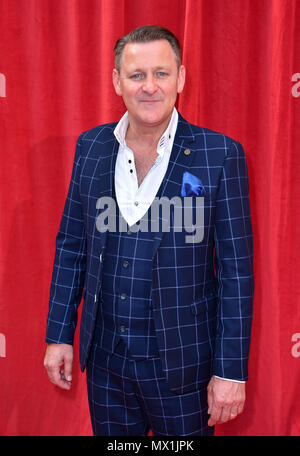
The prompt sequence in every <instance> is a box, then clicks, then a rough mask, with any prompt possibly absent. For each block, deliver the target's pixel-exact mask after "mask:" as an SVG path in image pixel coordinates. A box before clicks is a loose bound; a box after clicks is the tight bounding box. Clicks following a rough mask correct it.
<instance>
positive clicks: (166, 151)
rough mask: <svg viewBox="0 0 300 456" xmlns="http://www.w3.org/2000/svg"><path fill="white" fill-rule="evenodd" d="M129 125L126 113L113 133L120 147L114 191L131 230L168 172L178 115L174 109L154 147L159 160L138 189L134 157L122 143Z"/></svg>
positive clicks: (144, 211) (147, 207) (148, 205)
mask: <svg viewBox="0 0 300 456" xmlns="http://www.w3.org/2000/svg"><path fill="white" fill-rule="evenodd" d="M128 124H129V118H128V113H127V112H126V113H125V114H124V116H123V117H122V118H121V120H120V122H119V123H118V124H117V126H116V128H115V130H114V135H115V137H116V138H117V140H118V142H119V144H120V145H119V151H118V155H117V161H116V168H115V191H116V197H117V203H118V206H119V209H120V211H121V214H122V216H123V217H124V219H125V220H126V222H127V223H128V225H129V226H132V225H134V224H135V223H136V222H137V221H138V220H140V219H141V218H142V217H143V215H145V213H146V212H147V210H148V209H149V207H150V206H151V204H152V202H153V200H154V198H155V196H156V194H157V191H158V189H159V187H160V185H161V183H162V180H163V178H164V175H165V173H166V171H167V167H168V164H169V158H170V154H171V150H172V147H173V141H174V136H175V133H176V129H177V124H178V112H177V110H176V109H175V108H174V109H173V113H172V117H171V120H170V122H169V125H168V127H167V129H166V131H165V132H164V133H163V135H162V136H161V138H160V140H159V141H158V143H157V149H156V151H157V153H158V157H157V159H156V161H155V163H154V164H153V165H152V167H151V168H150V170H149V171H148V173H147V174H146V176H145V177H144V179H143V181H142V183H141V185H140V186H138V178H137V173H136V168H135V163H134V154H133V151H132V150H131V149H130V148H129V147H128V146H127V145H126V141H125V135H126V131H127V128H128Z"/></svg>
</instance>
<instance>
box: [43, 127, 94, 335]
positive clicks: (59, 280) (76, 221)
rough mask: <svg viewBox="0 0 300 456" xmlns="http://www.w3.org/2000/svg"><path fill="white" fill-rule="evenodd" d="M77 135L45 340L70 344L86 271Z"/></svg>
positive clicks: (57, 252)
mask: <svg viewBox="0 0 300 456" xmlns="http://www.w3.org/2000/svg"><path fill="white" fill-rule="evenodd" d="M81 137H82V135H80V137H79V138H78V140H77V144H76V151H75V157H74V163H73V170H72V175H71V181H70V184H69V190H68V193H67V197H66V201H65V205H64V210H63V214H62V218H61V222H60V226H59V230H58V234H57V236H56V249H55V258H54V265H53V272H52V281H51V286H50V298H49V312H48V318H47V331H46V342H54V343H66V344H73V340H74V332H75V328H76V324H77V308H78V306H79V304H80V302H81V297H82V290H83V283H84V279H85V271H86V232H85V225H84V219H83V211H82V205H81V200H80V193H79V180H80V161H81V148H82V144H81Z"/></svg>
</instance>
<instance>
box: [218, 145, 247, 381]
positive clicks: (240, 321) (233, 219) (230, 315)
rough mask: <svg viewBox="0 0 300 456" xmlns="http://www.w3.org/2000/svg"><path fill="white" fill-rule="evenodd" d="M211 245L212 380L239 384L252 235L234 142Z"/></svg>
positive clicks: (242, 166)
mask: <svg viewBox="0 0 300 456" xmlns="http://www.w3.org/2000/svg"><path fill="white" fill-rule="evenodd" d="M214 241H215V270H216V280H217V288H218V298H219V299H218V301H219V305H218V323H217V334H216V345H215V353H214V365H213V374H214V375H216V376H219V377H222V378H230V379H233V380H242V381H243V380H247V379H248V357H249V349H250V336H251V324H252V311H253V293H254V277H253V235H252V225H251V214H250V202H249V194H248V173H247V165H246V157H245V153H244V150H243V148H242V146H241V144H239V143H237V142H232V143H231V145H230V147H229V148H228V153H227V155H226V157H225V160H224V164H223V169H222V175H221V178H220V182H219V189H218V194H217V205H216V218H215V230H214Z"/></svg>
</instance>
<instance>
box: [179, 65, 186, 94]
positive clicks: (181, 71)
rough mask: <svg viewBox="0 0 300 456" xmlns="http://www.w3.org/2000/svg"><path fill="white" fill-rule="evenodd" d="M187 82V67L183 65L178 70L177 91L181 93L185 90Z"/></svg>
mask: <svg viewBox="0 0 300 456" xmlns="http://www.w3.org/2000/svg"><path fill="white" fill-rule="evenodd" d="M184 83H185V67H184V66H183V65H181V66H180V67H179V70H178V88H177V93H180V92H182V91H183V87H184Z"/></svg>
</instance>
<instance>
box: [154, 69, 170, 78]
mask: <svg viewBox="0 0 300 456" xmlns="http://www.w3.org/2000/svg"><path fill="white" fill-rule="evenodd" d="M156 74H157V77H158V78H166V77H167V76H168V75H167V73H165V72H164V71H158V72H157V73H156Z"/></svg>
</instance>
